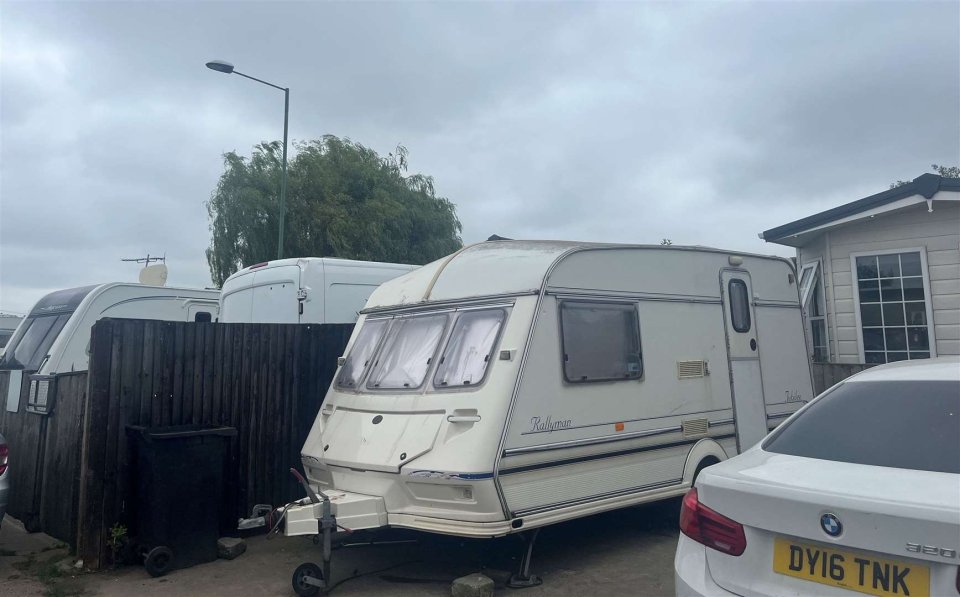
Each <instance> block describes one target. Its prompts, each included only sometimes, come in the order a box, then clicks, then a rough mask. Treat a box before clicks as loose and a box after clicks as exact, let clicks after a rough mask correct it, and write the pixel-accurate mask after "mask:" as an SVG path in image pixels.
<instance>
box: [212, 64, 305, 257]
mask: <svg viewBox="0 0 960 597" xmlns="http://www.w3.org/2000/svg"><path fill="white" fill-rule="evenodd" d="M207 68H209V69H210V70H215V71H217V72H220V73H224V74H227V75H230V74H234V75H240V76H241V77H244V78H247V79H250V80H251V81H256V82H257V83H263V84H264V85H269V86H270V87H273V88H274V89H279V90H280V91H282V92H283V174H282V175H281V178H280V232H279V234H278V239H277V259H283V221H284V218H285V216H286V212H287V126H288V124H289V121H290V88H289V87H280V86H279V85H274V84H273V83H267V82H266V81H264V80H262V79H258V78H256V77H251V76H250V75H245V74H243V73H241V72H240V71H238V70H235V69H234V68H233V65H232V64H230V63H229V62H224V61H222V60H212V61H210V62H208V63H207Z"/></svg>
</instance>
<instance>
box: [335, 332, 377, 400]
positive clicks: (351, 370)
mask: <svg viewBox="0 0 960 597" xmlns="http://www.w3.org/2000/svg"><path fill="white" fill-rule="evenodd" d="M388 321H389V320H386V319H379V320H373V321H367V322H366V323H364V324H363V327H362V328H361V329H360V333H359V334H358V335H357V341H356V342H354V343H353V348H351V349H350V354H349V355H347V360H346V361H345V362H344V363H343V368H341V369H340V376H339V377H338V378H337V385H338V386H340V387H341V388H355V387H357V384H358V383H360V378H361V377H363V373H364V371H366V370H367V365H368V364H370V358H371V357H373V351H374V350H375V349H376V348H377V344H380V338H381V337H382V336H383V331H384V330H385V329H386V327H387V323H388Z"/></svg>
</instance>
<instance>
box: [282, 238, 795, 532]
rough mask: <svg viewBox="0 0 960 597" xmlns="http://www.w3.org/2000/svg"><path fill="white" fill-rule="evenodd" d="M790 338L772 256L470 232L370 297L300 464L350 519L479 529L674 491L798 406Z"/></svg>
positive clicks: (538, 521)
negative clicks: (464, 242) (441, 255)
mask: <svg viewBox="0 0 960 597" xmlns="http://www.w3.org/2000/svg"><path fill="white" fill-rule="evenodd" d="M803 334H804V332H803V322H802V319H801V312H800V305H799V298H798V291H797V280H796V272H795V270H794V267H793V265H792V264H791V263H790V261H788V260H786V259H781V258H778V257H768V256H759V255H748V254H743V253H736V252H730V251H721V250H716V249H709V248H703V247H661V246H625V245H602V244H585V243H571V242H552V241H549V242H548V241H542V242H537V241H494V242H484V243H480V244H477V245H473V246H470V247H466V248H464V249H462V250H461V251H459V252H457V253H455V254H454V255H451V256H449V257H447V258H445V259H441V260H439V261H436V262H433V263H430V264H427V265H425V266H423V267H422V268H421V269H419V270H417V271H414V272H410V273H408V274H406V275H404V276H401V277H399V278H397V279H395V280H391V281H389V282H386V283H384V284H383V285H382V286H380V288H379V289H377V291H375V292H374V293H373V295H372V296H371V297H370V299H369V300H368V301H367V306H366V308H365V309H364V311H363V313H362V315H361V317H360V320H359V321H358V323H357V327H356V329H355V330H354V333H353V337H352V338H351V340H350V344H349V346H348V347H347V350H346V358H345V359H343V360H342V365H341V366H340V369H339V371H338V374H337V377H336V378H335V380H334V383H333V384H332V385H331V387H330V389H329V391H328V392H327V394H326V398H325V401H324V403H323V406H322V408H321V410H320V413H319V414H318V416H317V419H316V421H315V423H314V425H313V428H312V430H311V432H310V434H309V437H308V438H307V441H306V443H305V444H304V446H303V450H302V459H303V466H304V469H305V472H306V476H307V480H308V482H309V483H310V484H311V485H312V486H313V487H315V488H317V489H319V490H321V491H323V492H324V493H325V494H326V495H328V496H330V499H331V503H332V508H333V514H335V515H336V516H337V524H340V525H343V526H344V527H347V528H351V529H363V528H371V527H374V528H375V527H379V526H393V527H404V528H410V529H417V530H422V531H431V532H437V533H444V534H450V535H458V536H472V537H493V536H499V535H505V534H508V533H514V532H521V531H525V530H527V529H531V528H537V527H540V526H543V525H547V524H552V523H556V522H560V521H564V520H568V519H571V518H576V517H580V516H586V515H590V514H594V513H598V512H602V511H605V510H611V509H615V508H622V507H626V506H632V505H635V504H639V503H642V502H647V501H652V500H658V499H663V498H667V497H672V496H679V495H682V494H683V493H684V492H685V491H686V490H687V489H689V488H690V486H691V484H692V483H693V480H694V477H695V475H696V473H697V472H698V471H699V470H700V469H701V468H702V467H703V466H706V465H708V464H711V463H715V462H718V461H720V460H724V459H726V458H729V457H731V456H733V455H735V454H737V453H738V452H741V451H743V450H746V449H748V448H749V447H751V446H753V445H754V444H756V443H757V442H758V441H759V440H760V439H761V438H762V437H763V436H764V435H765V434H766V433H767V432H768V430H769V429H771V428H773V427H774V426H776V425H777V424H778V423H779V422H780V421H782V420H784V419H785V418H786V417H788V416H789V415H790V414H791V413H793V412H794V411H796V410H797V409H798V408H800V406H802V405H803V404H804V403H805V402H807V401H809V400H811V399H812V398H813V386H812V381H811V376H810V368H809V364H808V362H807V354H806V348H805V343H804V335H803ZM319 512H320V507H319V505H314V504H304V505H300V506H294V507H291V508H290V509H289V510H288V512H287V521H286V527H285V529H286V531H285V532H286V533H287V534H288V535H296V534H316V533H317V532H318V520H317V519H318V518H319Z"/></svg>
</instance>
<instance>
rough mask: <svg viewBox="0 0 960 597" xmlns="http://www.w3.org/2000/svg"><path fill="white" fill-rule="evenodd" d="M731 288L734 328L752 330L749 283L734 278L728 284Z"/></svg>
mask: <svg viewBox="0 0 960 597" xmlns="http://www.w3.org/2000/svg"><path fill="white" fill-rule="evenodd" d="M727 288H728V289H729V290H730V322H731V323H732V324H733V329H734V330H736V331H738V332H740V333H741V334H742V333H744V332H749V331H750V295H749V293H748V292H747V284H746V283H745V282H744V281H743V280H740V279H737V278H734V279H732V280H730V283H729V284H728V285H727Z"/></svg>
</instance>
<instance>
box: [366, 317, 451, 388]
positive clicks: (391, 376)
mask: <svg viewBox="0 0 960 597" xmlns="http://www.w3.org/2000/svg"><path fill="white" fill-rule="evenodd" d="M446 323H447V316H446V315H426V316H419V317H408V318H404V319H396V320H394V323H393V326H392V327H391V328H390V331H389V332H388V333H387V337H386V339H385V340H384V342H383V350H382V351H381V352H380V356H379V357H378V358H377V362H376V363H375V364H374V366H373V370H372V371H371V372H370V380H369V381H368V382H367V387H368V388H374V389H380V390H387V389H406V388H409V389H413V388H419V387H420V386H421V385H423V380H424V378H426V376H427V369H429V368H430V362H431V361H432V359H433V355H434V354H435V353H436V351H437V344H439V343H440V337H441V336H443V329H444V328H445V327H446Z"/></svg>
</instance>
